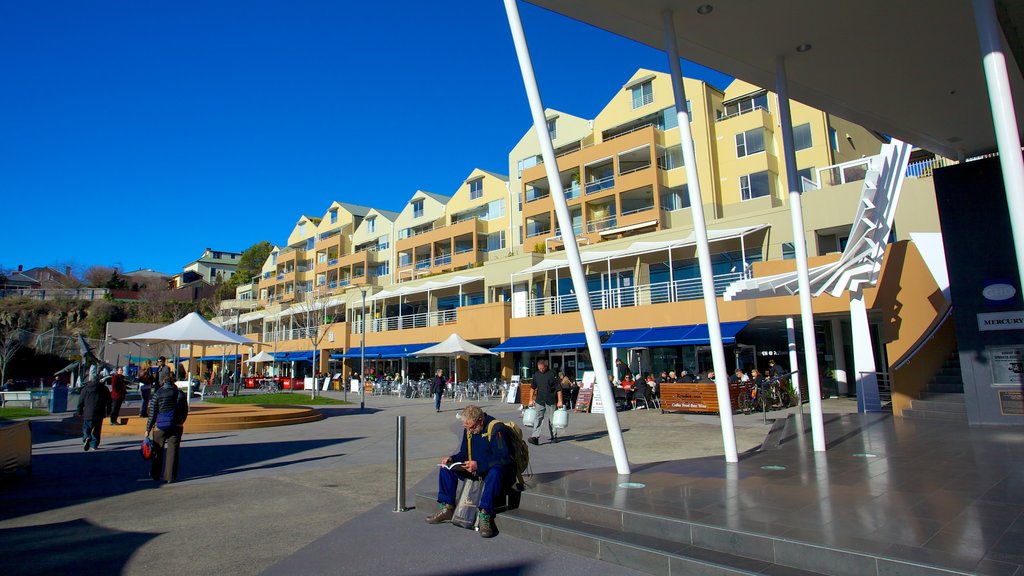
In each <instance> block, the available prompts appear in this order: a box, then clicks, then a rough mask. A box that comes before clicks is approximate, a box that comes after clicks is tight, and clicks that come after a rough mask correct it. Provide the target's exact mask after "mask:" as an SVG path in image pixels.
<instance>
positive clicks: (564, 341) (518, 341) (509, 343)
mask: <svg viewBox="0 0 1024 576" xmlns="http://www.w3.org/2000/svg"><path fill="white" fill-rule="evenodd" d="M586 345H587V339H586V337H585V336H584V335H583V332H576V333H573V334H545V335H542V336H513V337H512V338H509V339H508V340H505V341H504V342H502V343H501V344H498V345H497V346H495V347H493V348H491V352H527V351H533V350H558V349H561V348H582V347H584V346H586Z"/></svg>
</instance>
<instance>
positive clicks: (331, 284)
mask: <svg viewBox="0 0 1024 576" xmlns="http://www.w3.org/2000/svg"><path fill="white" fill-rule="evenodd" d="M327 287H328V288H329V289H331V290H334V289H335V288H337V287H338V281H337V280H332V281H330V282H328V283H327Z"/></svg>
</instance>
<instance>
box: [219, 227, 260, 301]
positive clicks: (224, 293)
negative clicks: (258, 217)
mask: <svg viewBox="0 0 1024 576" xmlns="http://www.w3.org/2000/svg"><path fill="white" fill-rule="evenodd" d="M273 249H274V247H273V246H272V245H271V244H270V242H267V241H266V240H264V241H262V242H257V243H256V244H253V245H252V246H250V247H248V248H246V249H245V251H244V252H242V255H241V256H240V257H239V258H238V267H237V268H236V269H235V275H234V276H232V277H231V278H229V279H228V281H227V282H224V283H222V284H220V285H219V286H217V299H218V300H227V299H231V298H234V297H235V289H236V288H238V287H239V286H241V285H242V284H246V283H248V282H249V280H250V279H251V278H252V277H253V276H258V275H259V273H260V271H261V270H263V263H264V262H266V261H267V257H268V256H270V251H271V250H273Z"/></svg>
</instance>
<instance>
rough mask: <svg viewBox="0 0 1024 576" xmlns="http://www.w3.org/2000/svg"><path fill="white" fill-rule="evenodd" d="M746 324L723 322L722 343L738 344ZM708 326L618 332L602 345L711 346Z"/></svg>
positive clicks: (645, 346)
mask: <svg viewBox="0 0 1024 576" xmlns="http://www.w3.org/2000/svg"><path fill="white" fill-rule="evenodd" d="M746 325H747V323H746V322H722V323H721V327H722V342H723V343H724V344H732V343H734V342H736V334H737V333H738V332H739V331H740V330H743V328H744V327H745V326H746ZM710 343H711V339H710V337H709V336H708V325H707V324H691V325H687V326H661V327H657V328H635V329H630V330H616V331H615V332H613V333H612V335H611V337H609V338H608V340H606V341H605V342H604V344H602V345H601V347H602V348H650V347H651V346H680V345H703V344H710Z"/></svg>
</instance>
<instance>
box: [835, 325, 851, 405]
mask: <svg viewBox="0 0 1024 576" xmlns="http://www.w3.org/2000/svg"><path fill="white" fill-rule="evenodd" d="M844 348H846V342H845V340H844V338H843V323H842V322H840V321H839V319H838V318H836V319H835V320H833V321H832V356H833V357H834V358H835V361H836V368H835V371H834V372H833V374H834V377H835V380H836V393H837V394H838V395H839V396H849V395H850V385H849V381H848V380H847V377H846V354H845V353H844V351H843V349H844Z"/></svg>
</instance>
